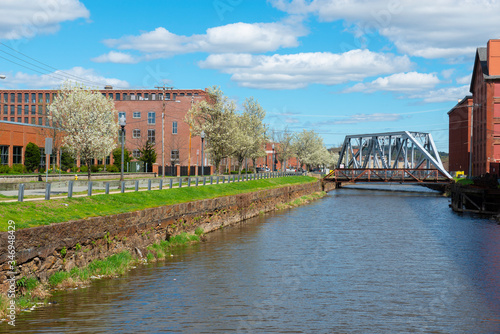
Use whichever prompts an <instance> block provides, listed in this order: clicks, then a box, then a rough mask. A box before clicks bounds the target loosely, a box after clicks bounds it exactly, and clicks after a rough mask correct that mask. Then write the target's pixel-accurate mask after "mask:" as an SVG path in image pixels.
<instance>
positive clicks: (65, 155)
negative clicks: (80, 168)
mask: <svg viewBox="0 0 500 334" xmlns="http://www.w3.org/2000/svg"><path fill="white" fill-rule="evenodd" d="M73 168H75V160H74V159H73V157H72V156H71V155H70V154H69V152H68V151H67V150H65V149H63V151H62V155H61V169H62V170H63V171H67V170H68V169H73Z"/></svg>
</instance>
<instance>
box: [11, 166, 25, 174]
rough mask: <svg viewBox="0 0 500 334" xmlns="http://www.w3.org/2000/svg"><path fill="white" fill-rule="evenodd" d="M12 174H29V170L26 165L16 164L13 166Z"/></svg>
mask: <svg viewBox="0 0 500 334" xmlns="http://www.w3.org/2000/svg"><path fill="white" fill-rule="evenodd" d="M12 172H13V173H19V174H21V173H26V172H27V168H26V166H25V165H22V164H15V165H13V166H12Z"/></svg>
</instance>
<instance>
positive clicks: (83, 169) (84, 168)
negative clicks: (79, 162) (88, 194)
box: [80, 166, 89, 173]
mask: <svg viewBox="0 0 500 334" xmlns="http://www.w3.org/2000/svg"><path fill="white" fill-rule="evenodd" d="M88 170H89V169H88V168H87V166H81V167H80V172H82V173H87V171H88Z"/></svg>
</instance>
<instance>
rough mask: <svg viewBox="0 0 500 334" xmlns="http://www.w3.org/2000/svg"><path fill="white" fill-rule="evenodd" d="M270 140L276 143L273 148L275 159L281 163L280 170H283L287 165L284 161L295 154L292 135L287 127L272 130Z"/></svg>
mask: <svg viewBox="0 0 500 334" xmlns="http://www.w3.org/2000/svg"><path fill="white" fill-rule="evenodd" d="M272 140H273V142H274V143H275V144H276V145H274V149H275V152H276V159H277V160H278V161H279V162H280V163H281V170H282V171H284V170H285V168H286V167H287V164H286V162H287V161H288V159H290V158H291V157H293V156H294V155H295V147H294V145H293V144H294V135H293V133H291V132H290V131H289V130H288V128H285V129H284V130H273V131H272Z"/></svg>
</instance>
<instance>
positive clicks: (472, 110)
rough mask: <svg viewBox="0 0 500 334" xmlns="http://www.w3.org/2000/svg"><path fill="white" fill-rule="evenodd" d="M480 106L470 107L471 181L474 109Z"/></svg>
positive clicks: (470, 172) (473, 105)
mask: <svg viewBox="0 0 500 334" xmlns="http://www.w3.org/2000/svg"><path fill="white" fill-rule="evenodd" d="M480 106H481V105H480V104H477V103H474V102H473V103H472V105H471V106H470V144H469V179H471V178H472V138H473V136H472V134H473V132H474V107H480Z"/></svg>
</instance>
